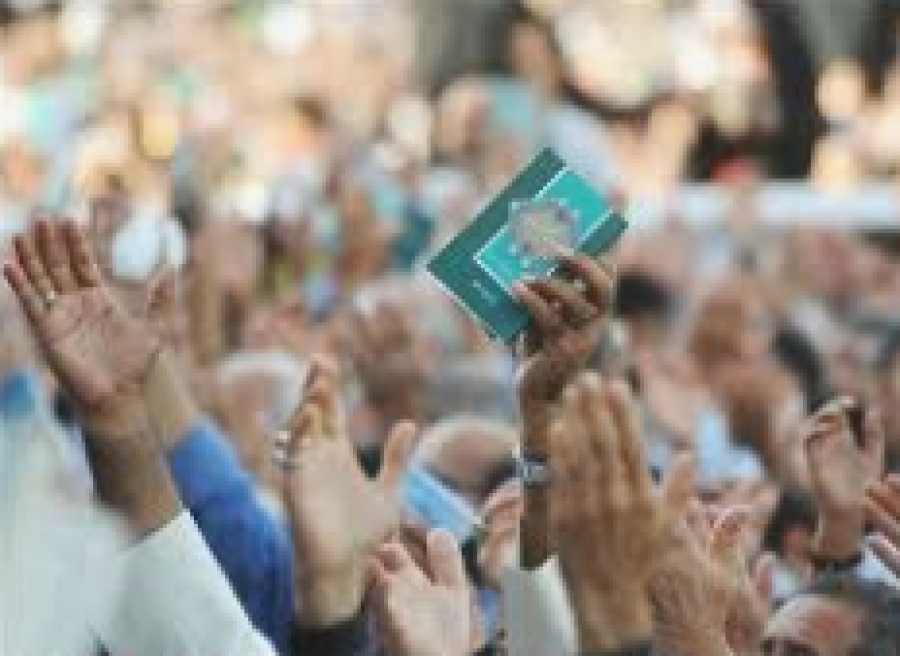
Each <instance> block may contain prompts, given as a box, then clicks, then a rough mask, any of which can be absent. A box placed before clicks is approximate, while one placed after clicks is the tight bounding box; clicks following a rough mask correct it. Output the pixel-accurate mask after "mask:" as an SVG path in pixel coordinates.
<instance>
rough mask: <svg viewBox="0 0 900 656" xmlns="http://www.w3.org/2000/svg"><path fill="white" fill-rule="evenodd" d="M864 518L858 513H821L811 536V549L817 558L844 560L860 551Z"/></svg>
mask: <svg viewBox="0 0 900 656" xmlns="http://www.w3.org/2000/svg"><path fill="white" fill-rule="evenodd" d="M864 528H865V520H864V518H863V516H862V513H859V514H858V515H856V514H854V515H848V516H835V515H828V514H823V515H822V516H821V517H820V518H819V522H818V525H817V527H816V534H815V536H814V537H813V542H812V551H813V554H814V555H815V556H817V557H819V558H825V559H834V560H846V559H848V558H853V557H854V556H858V555H859V554H860V552H861V551H862V539H863V533H864Z"/></svg>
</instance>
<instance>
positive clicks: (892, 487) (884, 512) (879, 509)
mask: <svg viewBox="0 0 900 656" xmlns="http://www.w3.org/2000/svg"><path fill="white" fill-rule="evenodd" d="M865 505H866V515H867V517H868V518H869V520H870V521H871V522H872V524H873V525H874V526H875V528H876V529H877V531H878V532H877V533H876V534H875V535H874V536H873V537H872V539H871V541H870V545H871V547H872V550H873V551H874V552H875V554H876V555H877V556H878V558H879V559H880V560H881V561H882V562H883V563H884V564H885V565H886V566H887V567H888V569H890V570H891V571H892V572H893V573H894V575H895V576H900V475H898V474H888V475H887V476H886V477H885V478H884V480H882V481H878V482H875V483H872V484H870V485H869V488H868V489H867V490H866V498H865Z"/></svg>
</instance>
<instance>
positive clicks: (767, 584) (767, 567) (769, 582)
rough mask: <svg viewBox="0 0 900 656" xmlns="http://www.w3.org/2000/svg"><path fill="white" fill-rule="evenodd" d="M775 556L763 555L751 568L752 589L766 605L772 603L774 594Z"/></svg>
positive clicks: (768, 553)
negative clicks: (754, 589)
mask: <svg viewBox="0 0 900 656" xmlns="http://www.w3.org/2000/svg"><path fill="white" fill-rule="evenodd" d="M776 558H777V556H776V555H775V554H773V553H771V552H767V553H764V554H763V555H762V556H760V557H759V559H758V560H757V561H756V566H755V567H754V568H753V587H754V588H756V591H757V592H758V593H759V596H760V597H761V598H762V599H763V600H764V601H765V602H767V603H770V604H771V603H772V597H773V595H774V593H775V590H774V579H775V559H776Z"/></svg>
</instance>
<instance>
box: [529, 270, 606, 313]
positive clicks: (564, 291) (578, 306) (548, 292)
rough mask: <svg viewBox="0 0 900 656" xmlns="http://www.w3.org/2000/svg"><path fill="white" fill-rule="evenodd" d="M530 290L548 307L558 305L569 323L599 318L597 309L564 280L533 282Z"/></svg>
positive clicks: (553, 279) (548, 279)
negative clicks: (538, 295)
mask: <svg viewBox="0 0 900 656" xmlns="http://www.w3.org/2000/svg"><path fill="white" fill-rule="evenodd" d="M531 288H532V289H533V290H534V291H536V292H537V293H538V294H540V296H541V297H542V298H543V299H544V301H545V302H547V303H548V304H549V305H550V307H554V306H557V305H558V306H559V307H560V308H561V309H562V313H563V315H564V316H565V317H566V318H567V320H569V321H570V322H575V323H577V324H581V323H584V322H586V321H590V320H592V319H596V318H597V317H598V316H599V311H598V310H597V308H596V307H594V306H593V305H591V304H590V303H589V302H588V301H587V299H586V298H585V297H584V296H582V295H581V294H580V293H579V292H578V290H576V289H575V288H574V287H573V286H572V285H571V284H570V283H567V282H565V281H564V280H559V279H558V278H546V279H543V280H535V281H534V282H533V283H531Z"/></svg>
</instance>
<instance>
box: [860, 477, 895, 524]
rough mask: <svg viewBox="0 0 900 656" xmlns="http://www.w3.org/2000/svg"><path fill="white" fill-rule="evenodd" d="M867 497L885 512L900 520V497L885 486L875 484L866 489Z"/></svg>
mask: <svg viewBox="0 0 900 656" xmlns="http://www.w3.org/2000/svg"><path fill="white" fill-rule="evenodd" d="M866 496H868V497H869V498H871V499H872V500H873V501H875V502H876V503H878V504H879V505H880V506H881V507H882V508H883V509H884V510H885V511H887V512H889V513H890V514H891V515H893V516H894V517H896V518H898V519H900V495H898V494H895V493H894V492H893V490H891V489H890V488H889V487H887V486H885V485H883V484H875V485H872V486H869V487H868V488H867V489H866Z"/></svg>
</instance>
